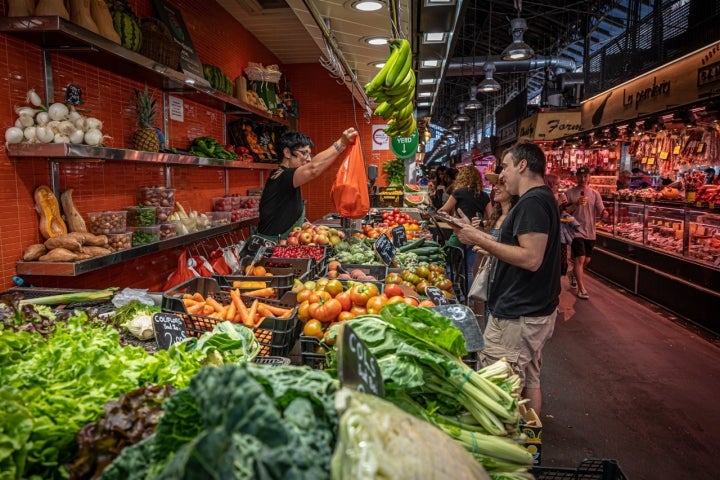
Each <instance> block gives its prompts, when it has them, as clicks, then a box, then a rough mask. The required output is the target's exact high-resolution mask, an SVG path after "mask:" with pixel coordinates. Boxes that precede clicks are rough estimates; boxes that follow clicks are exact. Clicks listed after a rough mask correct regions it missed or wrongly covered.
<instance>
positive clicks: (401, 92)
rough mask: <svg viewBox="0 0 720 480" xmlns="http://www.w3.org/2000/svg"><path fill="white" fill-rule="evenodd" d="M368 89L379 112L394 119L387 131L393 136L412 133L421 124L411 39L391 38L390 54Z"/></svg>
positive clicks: (376, 110) (391, 120)
mask: <svg viewBox="0 0 720 480" xmlns="http://www.w3.org/2000/svg"><path fill="white" fill-rule="evenodd" d="M365 93H366V94H368V96H370V97H373V98H374V99H375V101H376V102H378V103H379V105H378V106H377V108H376V109H375V115H378V116H380V117H382V118H384V119H385V120H387V119H390V121H389V122H388V126H387V128H386V129H385V133H386V134H387V135H388V136H390V137H409V136H410V135H412V134H413V132H414V131H415V129H416V128H417V124H416V121H415V115H414V114H413V99H414V98H415V72H414V71H413V69H412V50H411V49H410V42H408V41H407V40H405V39H404V38H401V39H398V40H392V41H391V42H390V56H389V57H388V59H387V61H386V62H385V65H384V66H383V68H382V69H380V71H379V72H378V73H377V75H375V78H373V79H372V80H371V81H370V83H368V84H367V85H365Z"/></svg>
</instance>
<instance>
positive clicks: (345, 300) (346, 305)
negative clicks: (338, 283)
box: [335, 292, 352, 312]
mask: <svg viewBox="0 0 720 480" xmlns="http://www.w3.org/2000/svg"><path fill="white" fill-rule="evenodd" d="M335 300H337V301H338V302H340V305H342V309H343V311H344V312H347V311H348V310H350V307H352V299H351V298H350V292H340V293H338V294H337V295H335Z"/></svg>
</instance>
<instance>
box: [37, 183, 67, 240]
mask: <svg viewBox="0 0 720 480" xmlns="http://www.w3.org/2000/svg"><path fill="white" fill-rule="evenodd" d="M34 198H35V210H37V212H38V215H39V216H40V234H41V235H42V236H43V238H44V239H45V240H47V239H49V238H52V237H57V236H59V235H64V234H66V233H67V225H65V222H64V221H63V219H62V217H61V216H60V204H59V203H58V200H57V197H55V194H54V193H53V191H52V190H51V189H50V187H48V186H47V185H41V186H39V187H38V188H36V189H35V194H34Z"/></svg>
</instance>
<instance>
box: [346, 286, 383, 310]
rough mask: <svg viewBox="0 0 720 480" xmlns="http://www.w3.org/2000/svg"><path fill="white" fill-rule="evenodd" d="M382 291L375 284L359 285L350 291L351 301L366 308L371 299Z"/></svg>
mask: <svg viewBox="0 0 720 480" xmlns="http://www.w3.org/2000/svg"><path fill="white" fill-rule="evenodd" d="M379 293H380V291H379V290H378V287H377V285H375V284H374V283H358V284H356V285H353V287H352V288H351V289H350V299H351V300H352V302H353V304H355V305H359V306H364V305H365V304H367V302H368V299H369V298H370V297H374V296H376V295H378V294H379Z"/></svg>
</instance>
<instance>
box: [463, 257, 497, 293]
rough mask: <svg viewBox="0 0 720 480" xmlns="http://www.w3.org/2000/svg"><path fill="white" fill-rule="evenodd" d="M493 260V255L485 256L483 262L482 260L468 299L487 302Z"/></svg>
mask: <svg viewBox="0 0 720 480" xmlns="http://www.w3.org/2000/svg"><path fill="white" fill-rule="evenodd" d="M492 259H493V257H492V256H491V255H485V256H484V257H483V258H482V260H480V266H479V267H478V270H477V273H475V279H474V280H473V283H472V285H470V290H469V291H468V297H470V298H474V299H476V300H482V301H484V302H485V301H487V299H488V286H489V285H490V272H491V271H492V265H493V261H492Z"/></svg>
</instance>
